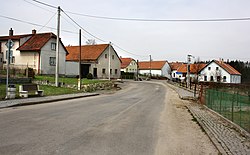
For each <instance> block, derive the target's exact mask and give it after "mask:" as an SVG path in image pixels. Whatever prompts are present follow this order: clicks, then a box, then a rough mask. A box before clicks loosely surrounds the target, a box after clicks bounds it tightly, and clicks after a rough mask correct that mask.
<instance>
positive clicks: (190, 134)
mask: <svg viewBox="0 0 250 155" xmlns="http://www.w3.org/2000/svg"><path fill="white" fill-rule="evenodd" d="M166 89H167V91H166V96H165V107H164V110H163V111H162V113H161V118H160V127H159V139H158V142H157V146H156V150H155V154H156V155H166V154H169V155H175V154H178V155H179V154H185V155H186V154H190V155H193V154H202V155H203V154H218V151H217V149H216V148H215V146H214V145H213V144H212V142H211V141H210V140H209V138H208V137H207V135H206V134H205V133H204V132H203V131H202V129H201V128H200V126H199V125H198V124H197V122H196V121H195V119H194V118H193V117H192V115H191V114H190V113H189V112H188V109H187V108H186V106H185V105H186V104H187V102H189V101H183V100H181V99H179V97H178V94H177V93H176V92H175V91H174V90H172V89H170V88H169V87H168V86H166Z"/></svg>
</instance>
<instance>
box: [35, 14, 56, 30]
mask: <svg viewBox="0 0 250 155" xmlns="http://www.w3.org/2000/svg"><path fill="white" fill-rule="evenodd" d="M55 15H56V13H55V14H54V15H53V16H52V17H51V18H50V19H49V21H48V22H47V23H46V24H45V25H44V26H42V27H41V28H40V29H39V30H38V32H39V31H41V30H42V29H43V28H44V27H45V26H47V25H48V24H49V22H50V21H51V20H52V19H53V18H54V17H55Z"/></svg>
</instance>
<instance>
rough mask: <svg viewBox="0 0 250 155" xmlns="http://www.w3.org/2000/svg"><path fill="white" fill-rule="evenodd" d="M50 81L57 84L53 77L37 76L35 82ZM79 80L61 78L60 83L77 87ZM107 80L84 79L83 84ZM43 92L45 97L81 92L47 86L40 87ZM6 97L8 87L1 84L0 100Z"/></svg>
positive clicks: (17, 85) (17, 90)
mask: <svg viewBox="0 0 250 155" xmlns="http://www.w3.org/2000/svg"><path fill="white" fill-rule="evenodd" d="M44 80H48V81H49V82H50V83H55V78H54V77H52V76H36V77H35V79H34V81H44ZM77 81H78V79H77V78H65V77H60V78H59V82H64V83H65V84H68V85H77ZM106 81H107V80H96V79H92V80H89V79H82V84H93V83H100V82H106ZM39 88H40V89H41V90H44V95H45V96H52V95H62V94H73V93H80V92H82V91H81V90H80V91H78V90H77V89H73V88H65V87H54V86H47V85H39ZM18 92H19V84H16V97H18V96H19V93H18ZM5 96H6V85H5V84H0V100H3V99H4V98H5Z"/></svg>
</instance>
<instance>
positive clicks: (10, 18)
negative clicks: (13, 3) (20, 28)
mask: <svg viewBox="0 0 250 155" xmlns="http://www.w3.org/2000/svg"><path fill="white" fill-rule="evenodd" d="M0 17H2V18H5V19H9V20H13V21H16V22H20V23H25V24H29V25H33V26H38V27H43V26H44V25H41V24H36V23H32V22H28V21H24V20H20V19H16V18H12V17H8V16H4V15H0ZM44 27H46V28H49V29H53V30H57V29H56V28H54V27H50V26H44ZM61 31H63V32H67V33H72V34H78V33H77V32H73V31H68V30H61Z"/></svg>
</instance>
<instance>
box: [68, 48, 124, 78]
mask: <svg viewBox="0 0 250 155" xmlns="http://www.w3.org/2000/svg"><path fill="white" fill-rule="evenodd" d="M66 49H67V50H68V52H69V54H68V55H67V57H66V75H67V76H77V75H79V53H80V52H79V51H80V47H79V46H68V47H66ZM109 52H110V55H109ZM109 61H110V67H109ZM109 69H110V71H109ZM88 73H91V74H92V75H93V76H94V78H99V79H107V78H109V74H110V78H116V79H117V78H120V75H121V60H120V58H119V56H118V55H117V53H116V51H115V50H114V48H113V47H112V46H111V45H109V44H97V45H84V46H81V76H82V77H86V75H87V74H88Z"/></svg>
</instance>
